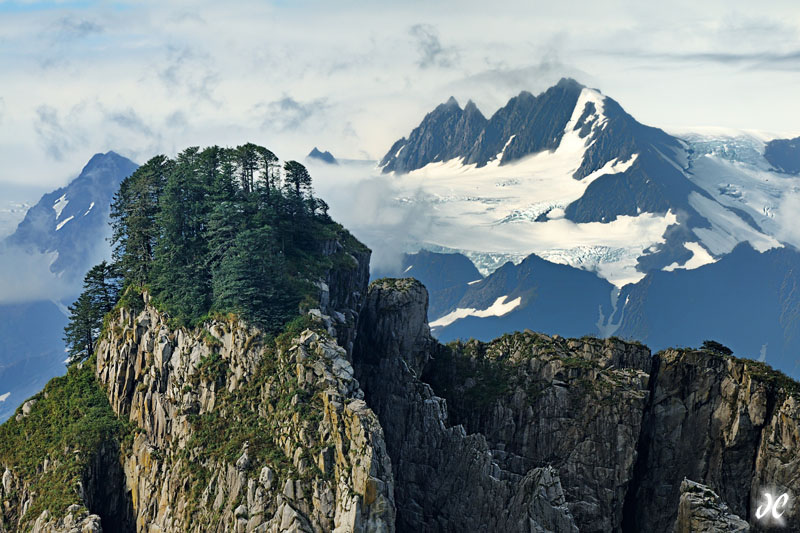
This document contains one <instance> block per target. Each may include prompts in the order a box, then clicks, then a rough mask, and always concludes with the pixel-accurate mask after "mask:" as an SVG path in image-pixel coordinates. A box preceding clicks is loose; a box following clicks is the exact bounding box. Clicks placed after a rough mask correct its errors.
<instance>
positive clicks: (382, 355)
mask: <svg viewBox="0 0 800 533" xmlns="http://www.w3.org/2000/svg"><path fill="white" fill-rule="evenodd" d="M426 307H427V293H426V291H425V289H424V287H422V285H421V284H420V283H419V282H418V281H416V280H413V279H403V280H385V281H378V282H375V283H373V285H372V286H371V288H370V292H369V294H368V296H367V301H366V304H365V306H364V309H363V311H362V316H361V321H360V322H359V332H358V336H357V342H356V348H355V351H354V355H353V357H354V365H355V367H356V371H357V377H358V379H359V382H360V383H361V385H362V387H363V389H364V391H365V399H366V401H367V403H368V404H369V405H370V406H371V407H372V408H373V409H374V410H375V412H376V414H377V415H378V418H379V420H380V423H381V425H382V426H383V428H384V432H385V435H386V439H387V441H386V442H387V450H388V452H389V455H390V457H391V459H392V467H393V471H394V475H395V498H396V502H397V530H398V531H431V532H433V531H473V530H476V528H477V529H484V530H487V531H515V532H516V531H518V532H523V531H577V528H576V526H575V523H574V521H573V518H572V516H571V514H570V511H569V509H568V507H567V506H566V505H565V503H566V501H565V498H564V492H563V489H562V487H561V482H560V480H559V477H558V472H557V471H556V470H554V469H553V468H550V467H548V466H545V467H543V468H530V469H528V470H526V471H524V472H514V471H512V470H509V469H506V468H504V467H503V466H502V463H501V462H500V461H499V460H498V458H497V457H495V453H494V452H493V451H492V450H491V449H490V447H489V445H488V443H487V440H486V438H485V437H483V436H482V435H480V434H474V435H467V433H466V431H465V430H464V427H463V426H453V425H451V424H450V423H449V421H448V414H447V405H446V402H445V400H444V399H442V398H440V397H438V396H436V395H435V394H434V392H433V390H432V389H431V387H430V386H429V385H428V384H426V383H424V382H423V381H422V380H421V379H420V376H421V375H422V371H423V368H424V367H425V365H426V364H427V363H428V362H429V360H430V359H431V358H432V357H436V356H437V354H439V353H440V351H441V350H442V347H441V346H439V345H438V344H436V343H435V342H434V341H433V340H432V338H431V337H430V332H429V330H428V327H427V316H426Z"/></svg>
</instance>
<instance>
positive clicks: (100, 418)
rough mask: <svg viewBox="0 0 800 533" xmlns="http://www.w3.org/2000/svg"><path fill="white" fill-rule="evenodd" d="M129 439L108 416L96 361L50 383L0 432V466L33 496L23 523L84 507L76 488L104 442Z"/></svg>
mask: <svg viewBox="0 0 800 533" xmlns="http://www.w3.org/2000/svg"><path fill="white" fill-rule="evenodd" d="M26 406H27V407H26ZM25 411H27V414H25ZM131 434H132V432H131V427H130V426H129V425H128V424H126V423H124V422H122V421H121V420H119V419H118V418H117V416H116V415H115V414H114V412H113V411H112V410H111V406H110V405H109V403H108V399H107V398H106V394H105V392H104V391H103V389H102V388H101V387H100V385H99V383H98V381H97V379H96V377H95V375H94V358H91V359H89V360H88V361H86V362H84V363H83V364H76V365H72V366H71V367H70V368H69V370H68V371H67V374H66V375H65V376H62V377H57V378H54V379H52V380H51V381H50V382H49V383H48V384H47V385H46V386H45V388H44V390H43V391H42V392H40V393H39V394H37V395H36V396H34V397H33V398H31V399H30V400H29V401H28V402H26V404H25V406H23V407H20V408H19V409H18V410H17V415H16V416H15V417H12V418H11V419H9V420H8V421H7V422H6V423H4V424H3V425H2V426H0V463H2V464H4V465H9V466H10V468H12V469H13V474H14V475H15V476H16V477H18V478H19V479H20V480H21V481H22V483H23V484H24V485H25V486H27V488H28V492H29V494H31V495H33V497H32V503H31V506H30V508H29V509H28V511H27V513H26V515H25V517H23V522H26V521H33V520H35V519H36V517H38V516H39V514H41V512H42V511H44V510H47V511H49V513H50V515H51V516H60V515H62V514H63V513H64V512H65V511H66V509H67V507H69V506H70V505H72V504H79V505H84V502H83V500H82V499H81V496H80V495H79V493H78V483H79V482H80V481H81V479H82V476H83V475H84V474H85V473H86V471H87V469H88V468H89V465H90V463H91V462H92V460H93V459H94V457H95V454H97V453H98V450H100V448H101V447H102V444H103V443H105V442H112V443H114V444H115V446H122V447H125V446H126V445H127V444H128V443H129V438H130V436H131ZM45 461H46V462H47V465H48V467H47V469H46V471H44V472H43V471H42V468H43V465H44V464H45ZM20 496H21V495H20Z"/></svg>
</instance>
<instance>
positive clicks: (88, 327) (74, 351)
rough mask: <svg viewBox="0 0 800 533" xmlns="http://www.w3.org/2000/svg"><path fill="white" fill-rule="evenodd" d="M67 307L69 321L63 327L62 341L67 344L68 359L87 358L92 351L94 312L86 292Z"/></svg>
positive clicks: (79, 359) (71, 361)
mask: <svg viewBox="0 0 800 533" xmlns="http://www.w3.org/2000/svg"><path fill="white" fill-rule="evenodd" d="M67 309H68V310H69V322H68V323H67V326H66V327H65V328H64V343H65V344H66V345H67V354H68V355H69V358H68V361H69V363H74V362H77V361H82V360H83V359H86V358H88V357H89V356H90V355H92V353H93V352H94V343H95V339H96V338H97V332H96V328H95V317H96V313H95V311H94V308H93V306H92V301H91V299H90V298H89V295H88V294H87V293H86V292H83V293H81V295H80V296H79V297H78V299H77V300H75V302H74V303H73V304H72V305H70V306H69V307H67Z"/></svg>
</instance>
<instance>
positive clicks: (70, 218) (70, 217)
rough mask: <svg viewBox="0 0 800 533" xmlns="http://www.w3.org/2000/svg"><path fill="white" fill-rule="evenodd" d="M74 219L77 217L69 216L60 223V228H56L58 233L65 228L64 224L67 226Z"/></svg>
mask: <svg viewBox="0 0 800 533" xmlns="http://www.w3.org/2000/svg"><path fill="white" fill-rule="evenodd" d="M73 218H75V217H74V216H73V215H70V216H68V217H67V218H65V219H64V220H62V221H61V222H59V223H58V226H56V231H58V230H60V229H61V228H63V227H64V224H66V223H67V222H69V221H70V220H72V219H73ZM56 220H58V218H56Z"/></svg>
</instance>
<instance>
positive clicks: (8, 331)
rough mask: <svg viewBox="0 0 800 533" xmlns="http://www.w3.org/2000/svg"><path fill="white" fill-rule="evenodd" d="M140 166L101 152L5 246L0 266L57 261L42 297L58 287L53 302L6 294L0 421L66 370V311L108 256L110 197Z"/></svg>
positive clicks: (1, 301) (2, 298)
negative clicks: (24, 259)
mask: <svg viewBox="0 0 800 533" xmlns="http://www.w3.org/2000/svg"><path fill="white" fill-rule="evenodd" d="M136 168H137V165H136V164H135V163H133V162H132V161H130V160H129V159H126V158H124V157H122V156H120V155H118V154H116V153H114V152H108V153H106V154H97V155H95V156H94V157H92V158H91V160H90V161H89V162H88V163H87V164H86V166H85V167H84V168H83V170H82V171H81V173H80V175H79V176H78V177H77V178H75V179H74V180H73V181H72V182H70V184H69V185H67V186H66V187H62V188H60V189H57V190H55V191H53V192H51V193H48V194H45V195H44V196H42V198H41V199H40V200H39V202H38V203H37V204H36V205H34V206H33V207H31V208H30V209H29V210H28V211H27V213H26V214H25V217H24V219H23V220H22V222H20V223H19V225H18V226H17V229H16V231H15V232H14V233H13V234H11V235H9V236H8V237H7V238H6V239H4V240H3V241H2V242H0V261H3V262H5V263H6V264H10V265H13V264H15V262H16V261H17V260H18V258H20V257H25V256H32V257H39V259H38V260H39V261H44V260H48V261H50V263H49V265H50V266H49V271H50V272H49V273H50V274H51V276H48V275H47V272H46V270H44V269H43V273H42V275H41V276H40V279H37V280H36V283H37V290H36V293H37V294H41V293H42V291H43V290H44V292H46V291H47V288H48V287H50V286H52V287H53V289H52V292H53V294H52V298H50V299H43V298H41V297H38V296H37V297H36V298H34V299H24V298H22V299H21V298H20V297H16V298H14V301H12V302H9V301H8V300H7V296H8V295H4V294H0V398H3V400H2V401H0V421H2V420H5V419H6V418H7V417H8V416H9V415H10V414H11V413H13V412H14V410H15V409H16V407H17V406H18V405H19V404H20V403H21V402H22V401H24V400H25V399H26V398H28V397H29V396H31V395H32V394H33V393H35V392H37V391H39V390H40V389H41V388H42V387H43V386H44V384H45V383H47V381H48V380H49V379H50V378H52V377H54V376H56V375H59V374H62V373H63V372H64V370H65V366H64V359H65V358H66V356H65V355H64V343H63V341H62V335H63V328H64V326H65V325H66V322H67V316H66V306H67V305H69V304H70V303H72V300H73V299H74V298H75V296H77V294H78V293H79V292H80V285H81V282H82V280H83V276H84V275H85V274H86V271H87V270H88V269H89V268H91V267H92V266H93V265H94V264H96V263H98V262H100V261H101V260H102V259H105V258H108V257H109V254H110V247H109V243H108V241H107V237H108V236H109V234H110V233H109V226H108V215H109V209H110V205H111V200H112V198H113V196H114V193H116V191H117V189H119V184H120V183H121V182H122V180H123V179H124V178H126V177H127V176H129V175H131V174H132V173H133V172H134V171H135V170H136ZM22 274H23V273H20V277H21V278H22V277H23V276H22ZM56 287H57V289H56ZM25 291H26V287H21V288H20V292H21V293H23V294H24V293H25ZM31 292H32V293H33V292H34V291H33V289H31Z"/></svg>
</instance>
